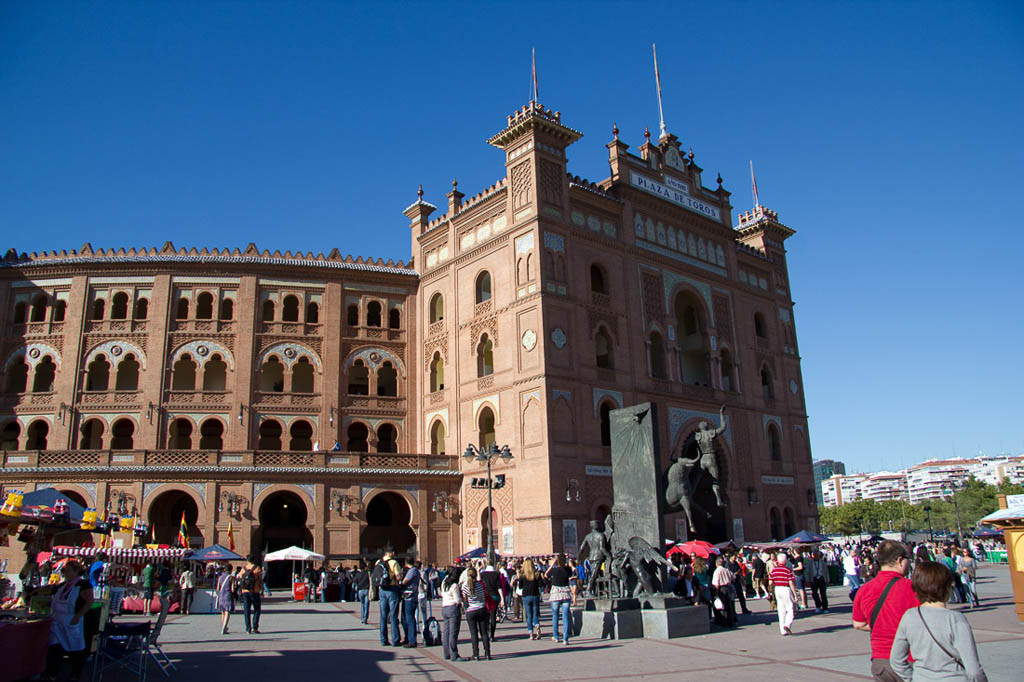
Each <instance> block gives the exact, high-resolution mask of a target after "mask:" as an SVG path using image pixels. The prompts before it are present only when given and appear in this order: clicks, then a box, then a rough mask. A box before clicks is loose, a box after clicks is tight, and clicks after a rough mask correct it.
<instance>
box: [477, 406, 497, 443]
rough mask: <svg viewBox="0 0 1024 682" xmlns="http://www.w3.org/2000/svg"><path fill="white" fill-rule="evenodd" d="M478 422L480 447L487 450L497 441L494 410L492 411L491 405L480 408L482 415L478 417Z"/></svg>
mask: <svg viewBox="0 0 1024 682" xmlns="http://www.w3.org/2000/svg"><path fill="white" fill-rule="evenodd" d="M476 423H477V426H478V431H479V445H480V449H481V450H484V451H485V452H486V451H487V450H489V449H490V447H491V446H492V445H494V443H495V438H494V412H492V411H491V408H490V407H484V409H482V410H480V417H479V418H477V422H476Z"/></svg>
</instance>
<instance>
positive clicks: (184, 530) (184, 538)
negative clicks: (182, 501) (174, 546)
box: [178, 511, 191, 549]
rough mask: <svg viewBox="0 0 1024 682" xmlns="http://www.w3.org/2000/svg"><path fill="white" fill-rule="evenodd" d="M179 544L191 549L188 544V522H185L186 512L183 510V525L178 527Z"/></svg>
mask: <svg viewBox="0 0 1024 682" xmlns="http://www.w3.org/2000/svg"><path fill="white" fill-rule="evenodd" d="M178 545H180V546H181V547H184V548H185V549H191V548H190V547H189V546H188V524H187V523H185V512H184V511H182V512H181V527H180V528H179V529H178Z"/></svg>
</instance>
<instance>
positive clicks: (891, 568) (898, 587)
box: [853, 540, 921, 682]
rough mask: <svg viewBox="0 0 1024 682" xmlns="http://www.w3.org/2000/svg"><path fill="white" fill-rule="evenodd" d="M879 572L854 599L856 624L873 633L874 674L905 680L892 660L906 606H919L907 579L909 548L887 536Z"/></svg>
mask: <svg viewBox="0 0 1024 682" xmlns="http://www.w3.org/2000/svg"><path fill="white" fill-rule="evenodd" d="M876 559H877V561H878V563H879V564H880V565H881V570H880V571H879V572H878V575H877V576H875V577H874V578H872V579H871V580H870V581H868V582H867V583H865V584H864V585H863V586H862V587H861V588H860V589H859V590H858V591H857V596H856V598H855V599H854V602H853V627H854V628H856V629H857V630H864V631H865V632H870V633H871V676H872V677H873V678H874V679H875V680H877V682H903V680H902V678H900V676H899V675H897V674H896V673H895V672H894V671H893V669H892V666H891V665H890V663H889V654H890V653H891V650H892V642H893V639H894V638H895V637H896V630H897V628H899V624H900V620H901V619H902V618H903V614H904V613H906V612H907V610H909V609H912V608H914V607H917V606H920V605H921V603H920V602H919V601H918V599H917V596H916V595H915V594H914V590H913V588H912V587H911V583H910V581H909V580H907V578H906V575H907V572H908V571H909V570H910V551H909V550H908V549H907V548H906V547H905V546H904V545H903V543H900V542H896V541H895V540H886V541H884V542H882V543H881V544H880V545H879V546H878V550H877V552H876Z"/></svg>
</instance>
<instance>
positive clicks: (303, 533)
mask: <svg viewBox="0 0 1024 682" xmlns="http://www.w3.org/2000/svg"><path fill="white" fill-rule="evenodd" d="M308 514H309V510H308V509H307V508H306V503H305V502H304V501H303V499H302V498H301V497H299V496H298V495H297V494H296V493H293V492H291V491H290V490H281V491H278V492H276V493H272V494H271V495H269V496H268V497H267V498H266V499H265V500H263V502H262V503H260V511H259V519H260V525H259V527H257V528H256V529H255V531H254V532H253V538H252V539H253V542H252V551H253V553H254V554H256V553H258V552H263V553H267V552H274V551H276V550H279V549H284V548H285V547H291V546H292V545H295V546H296V547H304V548H306V549H312V548H313V535H312V533H310V532H309V529H308V528H307V527H306V519H307V517H308ZM266 569H267V584H268V585H270V586H271V587H281V588H283V587H291V584H290V582H289V581H290V580H291V575H292V565H291V562H289V561H273V562H270V563H268V564H267V565H266Z"/></svg>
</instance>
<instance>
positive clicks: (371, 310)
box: [366, 301, 381, 327]
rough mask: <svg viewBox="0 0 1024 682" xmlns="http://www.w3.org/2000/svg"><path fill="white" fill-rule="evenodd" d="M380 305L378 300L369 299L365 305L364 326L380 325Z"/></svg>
mask: <svg viewBox="0 0 1024 682" xmlns="http://www.w3.org/2000/svg"><path fill="white" fill-rule="evenodd" d="M380 316H381V307H380V303H379V302H378V301H370V302H369V303H368V304H367V305H366V326H367V327H379V326H380V325H381V318H380Z"/></svg>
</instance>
